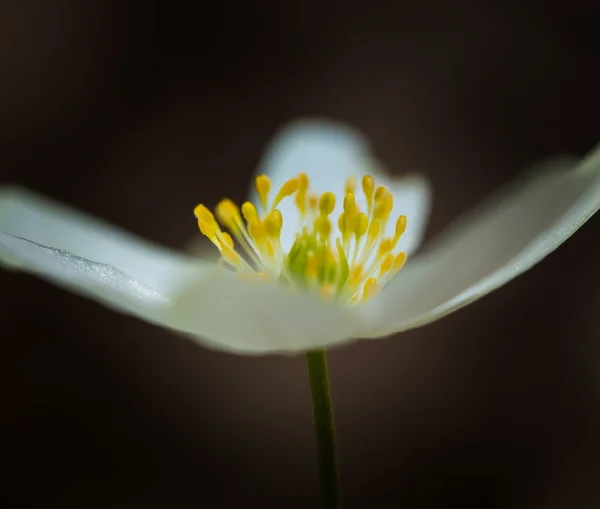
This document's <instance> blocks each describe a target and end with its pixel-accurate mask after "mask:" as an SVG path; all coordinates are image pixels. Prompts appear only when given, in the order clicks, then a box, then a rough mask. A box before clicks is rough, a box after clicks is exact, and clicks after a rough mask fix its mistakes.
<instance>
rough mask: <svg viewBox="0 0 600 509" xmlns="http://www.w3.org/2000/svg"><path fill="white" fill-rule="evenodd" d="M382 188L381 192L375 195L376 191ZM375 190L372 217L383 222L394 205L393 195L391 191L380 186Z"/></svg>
mask: <svg viewBox="0 0 600 509" xmlns="http://www.w3.org/2000/svg"><path fill="white" fill-rule="evenodd" d="M379 189H383V193H381V195H380V196H379V197H377V191H379ZM377 191H376V192H375V207H374V210H373V217H375V218H377V219H379V220H380V221H381V222H382V224H385V223H386V222H387V220H388V217H389V216H390V212H391V211H392V208H393V207H394V197H393V196H392V193H390V192H388V191H387V190H386V189H385V188H384V187H383V188H382V187H380V188H378V189H377Z"/></svg>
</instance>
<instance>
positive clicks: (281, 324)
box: [0, 121, 600, 507]
mask: <svg viewBox="0 0 600 509" xmlns="http://www.w3.org/2000/svg"><path fill="white" fill-rule="evenodd" d="M253 184H254V185H253V190H252V196H251V198H250V201H248V202H245V203H243V204H242V205H241V206H240V207H238V206H237V205H236V204H235V203H233V202H232V201H231V200H229V199H224V200H222V201H221V202H219V203H218V204H217V205H216V207H215V209H214V213H213V212H211V210H209V208H207V207H206V206H204V205H197V206H196V207H195V209H194V214H195V216H196V220H197V223H198V227H199V228H200V231H201V232H202V233H203V234H204V235H205V236H206V237H208V239H209V240H210V241H211V242H212V243H213V244H214V245H215V248H216V249H217V250H218V252H219V253H220V258H219V261H218V262H215V260H214V259H200V258H198V257H192V256H190V255H184V254H182V253H178V252H174V251H170V250H168V249H164V248H161V247H158V246H155V245H152V244H151V243H149V242H146V241H144V240H141V239H138V238H136V237H134V236H133V235H130V234H127V233H125V232H123V231H121V230H118V229H117V228H115V227H113V226H109V225H107V224H105V223H103V222H101V221H99V220H97V219H94V218H91V217H89V216H86V215H84V214H82V213H80V212H76V211H74V210H72V209H70V208H68V207H66V206H64V205H60V204H58V203H55V202H53V201H51V200H49V199H47V198H43V197H41V196H38V195H36V194H34V193H32V192H30V191H26V190H23V189H19V188H15V187H4V188H0V262H2V264H3V265H5V266H6V267H7V268H10V269H16V270H23V271H28V272H32V273H34V274H37V275H39V276H40V277H43V278H46V279H48V280H50V281H52V282H54V283H56V284H59V285H61V286H64V287H66V288H68V289H69V290H72V291H74V292H77V293H79V294H81V295H83V296H86V297H90V298H92V299H95V300H97V301H99V302H101V303H103V304H106V305H108V306H110V307H112V308H114V309H116V310H119V311H121V312H124V313H129V314H132V315H134V316H137V317H139V318H142V319H144V320H147V321H150V322H153V323H156V324H158V325H162V326H164V327H167V328H170V329H173V330H175V331H178V332H180V333H183V334H186V335H188V336H189V337H191V338H193V339H194V340H196V341H198V342H199V343H201V344H204V345H207V346H210V347H213V348H218V349H222V350H228V351H234V352H239V353H244V354H266V353H299V352H309V369H310V375H311V385H312V388H313V399H314V401H315V419H316V421H317V435H318V441H319V451H320V455H321V456H320V458H321V474H322V484H323V485H328V486H329V487H330V488H327V489H325V490H324V495H323V497H324V498H323V500H324V504H325V505H326V506H331V507H333V506H335V505H336V504H338V503H339V495H338V494H337V492H336V489H337V488H331V486H334V485H336V484H337V482H336V481H335V478H336V476H337V474H336V469H335V461H334V459H335V454H334V452H333V449H332V448H333V435H332V434H333V428H332V421H331V412H330V402H329V399H328V398H329V395H328V390H327V376H326V364H325V357H324V353H323V351H324V349H325V348H328V347H332V346H335V345H339V344H341V343H345V342H348V341H350V340H352V339H357V338H382V337H385V336H388V335H390V334H394V333H398V332H401V331H405V330H407V329H411V328H414V327H418V326H421V325H425V324H427V323H429V322H432V321H434V320H437V319H438V318H441V317H443V316H445V315H447V314H448V313H451V312H453V311H455V310H457V309H459V308H461V307H463V306H465V305H466V304H469V303H470V302H473V301H475V300H477V299H478V298H480V297H483V296H484V295H486V294H488V293H489V292H491V291H493V290H495V289H496V288H498V287H500V286H502V285H504V284H505V283H507V282H509V281H510V280H512V279H513V278H515V277H516V276H518V275H519V274H521V273H523V272H524V271H526V270H527V269H529V268H531V267H532V266H533V265H535V264H536V263H537V262H539V261H540V260H542V259H543V258H544V257H545V256H547V255H548V254H549V253H551V252H552V251H554V250H555V249H556V248H557V247H558V246H559V245H560V244H562V243H563V242H564V241H565V240H566V239H567V238H569V237H570V236H571V235H572V234H573V233H574V232H575V231H576V230H577V229H578V228H579V227H581V226H582V225H583V223H584V222H585V221H586V220H587V219H589V218H590V217H591V216H592V215H593V214H594V213H595V212H596V211H597V210H598V208H599V207H600V149H596V150H595V151H593V152H592V153H591V155H588V156H587V157H585V158H583V159H581V160H577V159H575V158H570V157H560V158H555V159H552V160H549V161H547V162H546V163H543V164H540V165H538V166H537V167H536V168H534V169H533V170H531V171H530V172H528V173H527V175H525V176H523V177H522V178H521V179H520V180H519V181H518V182H515V183H513V184H512V185H511V186H509V187H508V188H507V189H504V190H503V191H501V192H499V193H498V194H497V195H496V196H495V197H492V198H491V199H489V200H487V201H485V202H484V203H483V205H481V206H479V207H477V208H476V209H475V210H474V211H473V212H472V213H470V214H468V215H467V216H466V217H464V218H462V219H460V220H458V221H457V222H456V223H455V224H454V225H453V226H451V227H450V228H448V230H447V232H446V233H444V234H442V235H441V236H440V237H439V238H438V239H437V240H436V241H434V242H432V243H431V244H430V245H429V246H428V247H427V249H425V250H423V251H422V253H420V254H418V255H416V256H414V257H412V254H413V253H414V252H415V251H416V249H417V248H418V247H419V244H420V241H421V239H422V237H423V233H424V230H425V227H426V223H427V218H428V211H429V208H430V190H429V186H428V184H427V181H426V180H425V179H424V178H423V177H421V176H418V175H410V176H407V177H404V178H400V179H394V178H390V177H389V176H387V175H386V174H385V172H384V171H383V170H382V169H381V166H380V164H379V163H378V162H377V161H376V160H375V159H374V158H373V157H372V156H371V155H370V153H369V147H368V145H367V143H366V142H365V140H364V139H363V138H362V137H361V136H360V135H359V134H358V133H356V132H355V131H353V130H352V129H350V128H348V127H345V126H342V125H338V124H334V123H329V122H308V121H305V122H299V123H295V124H292V125H291V126H290V127H288V128H286V129H284V130H283V131H282V132H281V133H280V135H279V136H278V137H276V139H275V141H274V142H273V143H272V145H271V146H270V147H269V148H268V150H267V151H266V153H265V156H264V158H263V160H262V162H261V164H260V167H259V169H258V173H257V177H256V178H255V181H254V183H253ZM191 209H192V207H190V211H191ZM319 409H321V410H319ZM323 409H325V410H323ZM327 476H329V477H327ZM328 490H329V494H327V491H328Z"/></svg>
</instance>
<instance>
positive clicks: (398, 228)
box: [394, 216, 406, 244]
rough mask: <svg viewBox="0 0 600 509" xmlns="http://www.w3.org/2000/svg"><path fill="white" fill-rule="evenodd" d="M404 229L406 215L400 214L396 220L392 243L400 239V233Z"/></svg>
mask: <svg viewBox="0 0 600 509" xmlns="http://www.w3.org/2000/svg"><path fill="white" fill-rule="evenodd" d="M405 231H406V216H400V217H399V218H398V219H397V220H396V232H395V233H394V244H396V243H397V242H398V240H400V237H401V236H402V234H403V233H404V232H405Z"/></svg>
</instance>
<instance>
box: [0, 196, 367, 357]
mask: <svg viewBox="0 0 600 509" xmlns="http://www.w3.org/2000/svg"><path fill="white" fill-rule="evenodd" d="M0 226H1V227H2V228H3V229H4V230H8V232H2V231H0V264H3V265H6V266H8V267H9V268H12V269H18V270H24V271H28V272H31V273H34V274H36V275H38V276H40V277H42V278H44V279H47V280H49V281H51V282H53V283H55V284H57V285H59V286H62V287H65V288H67V289H69V290H71V291H74V292H76V293H78V294H81V295H84V296H86V297H90V298H92V299H94V300H97V301H99V302H101V303H103V304H105V305H107V306H109V307H111V308H114V309H116V310H118V311H120V312H124V313H128V314H132V315H134V316H137V317H139V318H142V319H144V320H147V321H149V322H152V323H156V324H159V325H163V326H166V327H170V328H172V329H175V330H177V331H179V332H183V333H185V334H186V335H189V336H192V337H193V339H195V340H196V341H198V342H199V343H201V344H204V345H208V346H212V347H214V348H219V349H221V350H227V351H236V352H239V353H269V352H288V353H293V352H299V351H303V350H305V349H307V348H312V347H322V346H326V345H329V344H333V343H337V342H340V341H343V340H346V339H348V338H350V337H356V333H357V331H358V330H359V319H358V317H357V316H356V315H355V313H353V311H352V309H350V308H343V307H337V306H333V305H328V304H326V303H325V302H323V301H321V300H320V299H317V298H316V297H315V296H313V295H308V294H299V293H293V292H291V291H289V290H287V289H286V288H284V287H282V286H279V285H277V284H275V283H264V282H256V281H248V280H244V279H242V278H240V277H239V276H236V275H233V274H230V273H228V272H225V271H223V270H219V269H218V268H217V267H216V266H215V265H214V264H213V263H204V262H202V261H200V260H196V259H194V258H187V257H184V256H181V255H178V254H177V253H174V252H171V251H169V250H166V249H162V248H159V247H156V246H153V245H152V244H150V243H148V242H145V241H143V240H139V239H136V238H134V237H133V236H130V235H128V234H126V233H125V232H123V231H120V230H118V229H116V228H114V227H111V226H109V225H107V224H104V223H102V222H100V221H98V220H96V219H93V218H91V217H89V216H86V215H84V214H82V213H80V212H76V211H74V210H72V209H69V208H68V207H65V206H64V205H59V204H57V203H55V202H53V201H51V200H49V199H46V198H42V197H40V196H37V195H34V194H32V193H30V192H27V191H24V190H15V189H3V190H0ZM23 237H29V238H30V239H31V240H29V239H27V238H23ZM39 241H43V242H45V243H46V245H42V244H41V243H40V242H39ZM67 249H68V250H69V251H67ZM86 257H91V258H93V259H92V260H90V259H89V258H86ZM133 274H135V275H133Z"/></svg>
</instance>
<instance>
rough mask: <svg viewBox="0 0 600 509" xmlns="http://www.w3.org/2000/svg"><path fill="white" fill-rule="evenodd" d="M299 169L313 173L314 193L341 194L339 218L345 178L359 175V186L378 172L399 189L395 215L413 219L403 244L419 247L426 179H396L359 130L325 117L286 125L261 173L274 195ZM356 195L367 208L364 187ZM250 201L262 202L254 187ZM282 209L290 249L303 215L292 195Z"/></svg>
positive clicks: (284, 234) (424, 217)
mask: <svg viewBox="0 0 600 509" xmlns="http://www.w3.org/2000/svg"><path fill="white" fill-rule="evenodd" d="M300 172H304V173H306V174H307V175H308V177H309V179H310V192H315V193H317V194H321V193H324V192H326V191H331V192H333V193H334V194H335V195H336V196H337V197H338V201H337V204H336V208H335V210H334V212H333V215H332V217H333V218H334V220H335V221H337V217H338V216H339V214H340V213H341V212H342V199H341V198H342V197H343V196H344V192H343V191H344V184H345V182H346V180H347V179H348V178H349V177H356V178H357V182H358V185H359V186H360V179H361V178H362V176H364V175H365V174H367V173H368V174H371V175H373V177H374V178H375V180H376V185H385V186H387V187H388V188H389V189H390V191H391V192H392V193H393V194H394V203H395V207H394V211H393V218H394V220H395V217H397V216H398V215H400V214H404V215H406V216H407V218H408V227H407V230H406V232H405V234H404V236H403V240H402V244H400V247H401V249H403V250H406V251H408V252H409V253H410V252H412V251H414V250H415V249H416V247H417V246H418V244H419V242H420V240H421V237H422V235H423V232H424V229H425V226H426V222H427V216H428V210H429V201H430V200H429V195H430V193H429V187H428V185H427V182H426V181H425V180H424V179H422V178H420V177H418V176H411V177H407V178H405V179H394V180H392V179H391V178H390V177H389V176H388V175H386V174H385V172H384V171H383V170H382V166H381V165H380V164H379V163H378V162H377V161H376V160H375V159H374V158H373V157H372V156H371V155H370V149H369V144H368V142H367V140H366V139H365V138H364V137H363V136H362V135H361V134H360V133H359V132H358V131H356V130H354V129H352V128H351V127H349V126H347V125H345V124H341V123H337V122H332V121H324V120H323V121H317V120H315V121H309V120H305V121H298V122H294V123H292V124H290V125H289V126H287V127H285V128H284V129H283V130H282V131H280V132H279V133H278V134H277V135H276V136H275V137H274V140H273V141H272V142H271V143H270V144H269V145H268V147H267V149H266V151H265V155H264V157H263V159H262V161H261V163H260V164H259V167H258V172H257V173H258V174H266V175H268V176H269V178H270V179H271V182H272V185H273V187H272V191H271V192H272V195H271V197H274V195H275V193H276V192H277V191H278V190H279V188H280V187H281V185H282V184H283V183H285V182H286V181H287V180H288V179H290V178H293V177H295V176H297V175H298V173H300ZM358 190H360V187H358ZM356 198H357V203H358V205H359V206H360V207H361V208H362V210H366V202H365V199H364V197H363V195H362V192H357V196H356ZM251 200H252V201H253V202H254V203H257V201H258V200H257V196H256V192H255V191H254V189H252V192H251ZM277 208H278V209H279V210H280V211H281V213H282V216H283V219H284V227H283V231H282V246H283V247H284V249H286V250H287V249H288V248H289V247H290V246H291V244H292V242H293V240H294V234H295V233H296V232H297V231H298V227H299V224H300V215H299V213H298V210H297V209H296V207H295V205H294V200H293V199H287V200H284V201H283V202H282V203H281V204H280V205H279V206H278V207H277ZM393 223H394V221H390V224H389V230H388V233H390V232H393V228H394V224H393Z"/></svg>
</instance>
